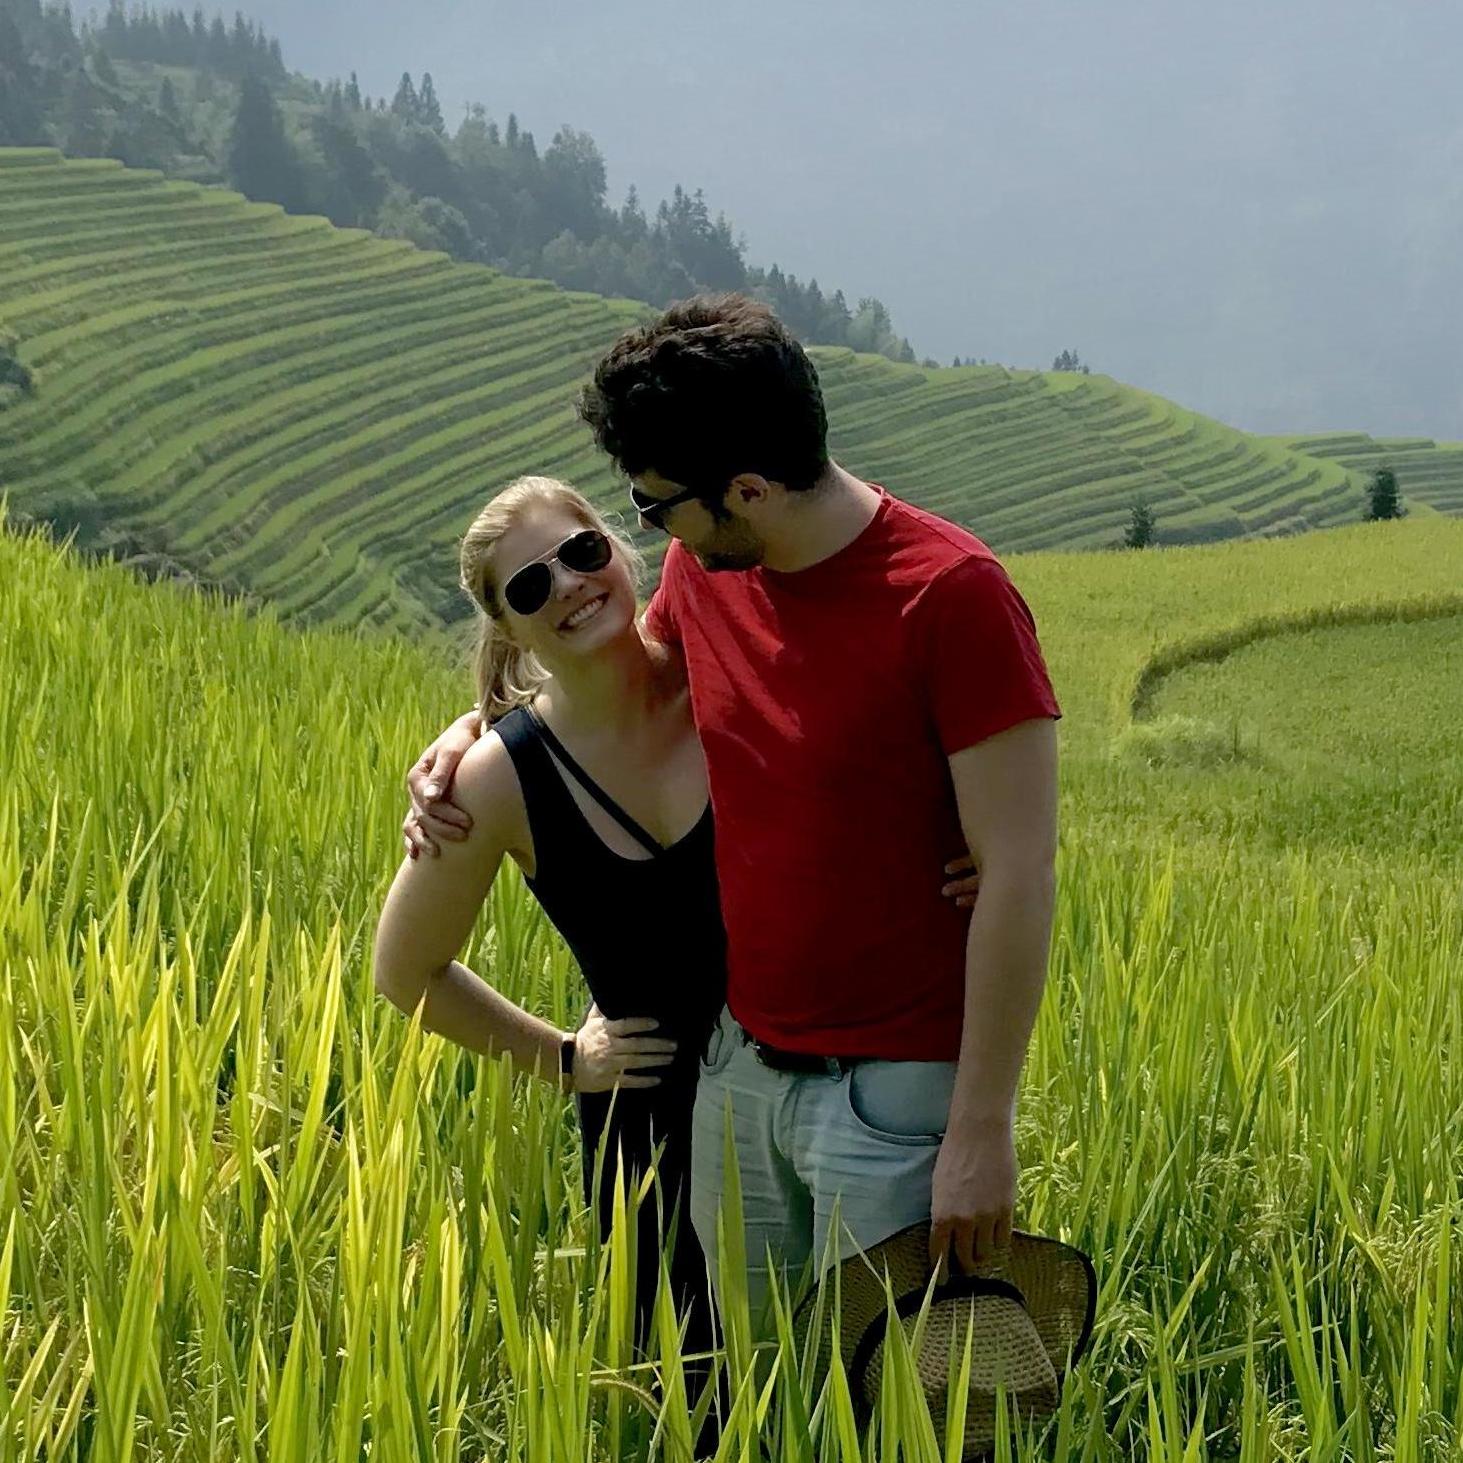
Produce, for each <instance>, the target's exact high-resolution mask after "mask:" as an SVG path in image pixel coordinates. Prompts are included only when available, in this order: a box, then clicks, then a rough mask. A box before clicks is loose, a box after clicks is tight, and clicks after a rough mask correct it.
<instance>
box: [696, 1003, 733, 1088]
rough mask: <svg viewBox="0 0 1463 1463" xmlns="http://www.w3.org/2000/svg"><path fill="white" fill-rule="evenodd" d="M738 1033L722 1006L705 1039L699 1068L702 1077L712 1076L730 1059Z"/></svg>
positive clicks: (729, 1014)
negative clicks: (704, 1048)
mask: <svg viewBox="0 0 1463 1463" xmlns="http://www.w3.org/2000/svg"><path fill="white" fill-rule="evenodd" d="M739 1034H740V1033H739V1032H738V1031H737V1028H736V1026H735V1024H734V1023H733V1021H732V1017H731V1013H730V1012H729V1011H727V1010H726V1009H725V1008H723V1009H722V1013H721V1015H720V1016H719V1017H718V1018H717V1021H716V1025H715V1026H713V1027H712V1028H711V1035H710V1036H709V1037H708V1038H707V1041H706V1051H705V1052H704V1054H703V1055H702V1057H701V1066H700V1070H701V1075H702V1076H703V1077H714V1076H715V1075H716V1074H717V1073H718V1072H719V1071H721V1069H722V1068H723V1067H725V1066H726V1064H727V1063H728V1062H729V1061H731V1059H732V1053H733V1052H734V1051H735V1050H736V1047H737V1038H738V1036H739Z"/></svg>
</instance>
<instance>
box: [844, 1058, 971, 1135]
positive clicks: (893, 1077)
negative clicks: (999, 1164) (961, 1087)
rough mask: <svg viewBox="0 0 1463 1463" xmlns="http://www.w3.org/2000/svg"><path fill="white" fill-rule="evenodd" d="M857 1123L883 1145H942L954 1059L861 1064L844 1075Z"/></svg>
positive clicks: (851, 1110)
mask: <svg viewBox="0 0 1463 1463" xmlns="http://www.w3.org/2000/svg"><path fill="white" fill-rule="evenodd" d="M843 1083H844V1086H843V1093H844V1097H845V1099H846V1100H847V1102H848V1111H849V1116H850V1117H852V1119H853V1121H854V1125H855V1126H856V1127H857V1128H858V1129H859V1130H860V1131H861V1132H863V1133H866V1134H868V1135H869V1136H870V1137H873V1138H878V1139H879V1140H881V1141H882V1142H885V1143H939V1142H940V1141H941V1140H942V1139H943V1138H944V1136H945V1126H946V1124H947V1123H948V1122H949V1118H950V1094H951V1093H952V1092H953V1091H954V1088H955V1063H954V1062H875V1061H870V1062H860V1063H859V1064H858V1065H857V1066H856V1067H854V1068H853V1069H852V1070H851V1071H850V1072H849V1074H848V1076H847V1077H845V1078H844V1079H843Z"/></svg>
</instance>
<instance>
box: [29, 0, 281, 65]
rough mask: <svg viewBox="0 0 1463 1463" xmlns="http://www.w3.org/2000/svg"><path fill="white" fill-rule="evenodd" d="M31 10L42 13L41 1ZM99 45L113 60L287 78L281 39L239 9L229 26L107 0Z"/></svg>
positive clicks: (218, 18)
mask: <svg viewBox="0 0 1463 1463" xmlns="http://www.w3.org/2000/svg"><path fill="white" fill-rule="evenodd" d="M31 8H32V9H33V10H38V9H40V5H39V0H36V3H34V4H32V6H31ZM58 8H59V9H60V10H61V11H62V12H65V11H66V9H67V7H65V6H64V5H63V6H60V7H58ZM97 41H98V43H99V44H100V46H101V48H102V49H103V50H104V51H105V52H106V53H107V55H108V56H110V57H111V58H112V59H113V60H117V61H153V62H157V63H159V64H160V65H164V66H191V67H196V68H198V69H200V70H208V71H216V72H218V73H219V74H220V75H223V76H228V77H232V78H234V79H235V80H237V79H238V78H239V77H242V76H247V75H249V74H250V73H251V72H252V73H253V74H254V75H257V76H267V77H273V78H274V79H276V80H279V81H283V80H284V78H285V76H286V75H287V74H288V73H287V72H286V71H285V68H284V58H283V56H282V55H281V54H280V49H279V41H278V40H277V39H272V38H271V37H269V36H267V35H265V33H264V29H263V27H262V26H257V25H255V24H254V22H253V21H250V20H246V19H245V18H244V17H243V16H242V15H240V14H239V13H238V12H237V11H236V12H235V14H234V23H233V25H232V26H228V25H225V24H224V19H223V17H222V16H221V15H215V16H214V17H213V19H212V20H209V19H207V18H206V17H205V15H204V13H203V11H202V9H201V8H199V9H195V10H194V11H193V14H192V16H191V17H189V16H187V15H185V14H184V13H183V12H182V11H181V10H164V11H155V10H150V9H146V8H144V9H140V10H137V9H135V10H133V12H132V13H131V14H130V15H129V14H127V12H126V10H125V9H124V8H123V4H122V0H110V3H109V4H108V6H107V13H106V16H105V17H104V18H103V20H102V23H101V26H100V28H99V30H98V31H97Z"/></svg>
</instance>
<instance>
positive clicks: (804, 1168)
mask: <svg viewBox="0 0 1463 1463" xmlns="http://www.w3.org/2000/svg"><path fill="white" fill-rule="evenodd" d="M954 1085H955V1063H954V1062H887V1061H865V1062H859V1063H858V1064H857V1065H855V1066H853V1067H852V1068H851V1069H849V1070H846V1071H844V1072H842V1073H839V1074H828V1075H824V1074H822V1073H817V1074H808V1073H802V1072H777V1071H773V1070H772V1069H771V1068H769V1067H765V1066H763V1064H762V1063H761V1061H759V1060H758V1057H757V1054H756V1052H755V1051H754V1050H753V1049H752V1047H751V1045H750V1044H748V1043H746V1042H745V1040H744V1037H743V1033H742V1029H741V1027H740V1026H739V1025H738V1024H737V1023H736V1022H735V1021H734V1020H733V1019H732V1016H731V1013H730V1012H729V1011H728V1010H726V1009H723V1010H722V1013H721V1019H720V1021H719V1022H718V1024H717V1026H716V1028H715V1030H713V1032H712V1033H711V1040H710V1043H709V1045H708V1046H707V1050H706V1056H705V1058H704V1059H703V1061H702V1063H701V1080H700V1083H699V1085H698V1086H697V1089H696V1108H695V1114H694V1117H693V1126H692V1137H691V1221H692V1224H693V1225H694V1227H695V1230H696V1238H697V1239H698V1240H700V1242H701V1248H702V1249H703V1250H704V1251H705V1253H706V1260H707V1264H708V1266H709V1267H710V1271H711V1280H712V1285H713V1288H714V1289H716V1291H717V1293H718V1298H719V1295H720V1276H719V1275H718V1272H717V1233H716V1218H717V1209H718V1206H719V1204H720V1201H721V1195H722V1188H723V1184H722V1167H723V1152H724V1143H725V1136H724V1135H725V1122H726V1117H725V1114H726V1111H727V1108H728V1107H730V1110H731V1115H732V1135H733V1141H734V1144H735V1148H736V1158H737V1171H738V1174H739V1176H740V1179H741V1188H742V1221H743V1225H744V1231H745V1235H746V1248H747V1269H748V1274H747V1289H748V1297H749V1300H750V1302H751V1310H752V1317H753V1321H754V1324H756V1323H757V1321H758V1318H759V1317H761V1316H762V1314H763V1308H764V1306H765V1304H766V1300H767V1295H768V1290H769V1269H768V1252H769V1249H770V1251H771V1264H772V1266H773V1267H775V1268H778V1269H780V1270H782V1271H783V1273H784V1274H785V1275H786V1277H787V1278H788V1280H789V1282H790V1283H793V1284H795V1283H796V1282H797V1279H798V1277H799V1276H800V1275H801V1274H802V1272H803V1269H804V1267H805V1266H806V1265H807V1264H808V1262H809V1260H812V1261H813V1263H814V1265H815V1266H816V1267H821V1266H822V1264H823V1263H824V1260H825V1257H826V1258H827V1260H828V1262H829V1263H833V1262H836V1261H838V1260H841V1259H843V1258H845V1257H846V1256H848V1255H851V1254H853V1253H854V1252H855V1250H856V1249H867V1248H868V1247H869V1246H870V1245H873V1244H876V1243H877V1242H878V1241H879V1240H881V1239H885V1238H887V1237H888V1236H889V1235H891V1234H893V1233H894V1232H895V1231H896V1230H900V1229H903V1228H904V1227H905V1226H906V1225H910V1224H915V1223H918V1222H919V1221H920V1220H923V1219H928V1218H929V1217H930V1184H931V1180H932V1178H933V1176H934V1169H935V1158H936V1156H937V1155H938V1153H939V1151H940V1142H941V1140H942V1139H943V1137H944V1133H945V1125H946V1122H947V1120H948V1117H949V1113H950V1095H951V1092H952V1090H953V1088H954ZM835 1213H836V1215H837V1230H836V1232H834V1217H835ZM830 1235H831V1237H832V1238H831V1248H830Z"/></svg>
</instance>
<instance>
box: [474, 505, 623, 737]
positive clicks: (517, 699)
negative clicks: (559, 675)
mask: <svg viewBox="0 0 1463 1463" xmlns="http://www.w3.org/2000/svg"><path fill="white" fill-rule="evenodd" d="M534 508H563V509H566V510H567V511H568V512H569V513H571V514H572V515H573V516H574V517H575V518H576V519H578V521H579V522H580V523H581V524H583V525H584V527H585V528H597V529H599V531H600V532H601V533H603V534H604V535H605V536H606V537H607V538H608V539H609V541H610V543H611V544H612V545H613V546H614V549H615V551H617V552H618V553H619V554H620V555H622V556H623V558H624V559H625V561H626V563H627V564H628V566H629V569H630V577H631V578H632V579H633V581H634V583H635V587H636V588H637V589H638V588H639V587H640V582H641V580H642V578H643V576H644V573H645V560H644V558H643V557H642V555H641V553H640V550H639V549H637V548H636V547H635V545H634V543H633V542H631V540H630V539H629V538H628V537H627V536H626V535H625V533H624V532H623V531H621V530H620V529H618V528H616V527H614V526H612V525H611V524H610V523H609V522H608V521H607V520H606V519H605V517H604V516H603V515H602V514H601V513H600V511H599V510H598V509H597V508H596V507H595V506H594V504H593V503H591V502H590V501H589V499H588V498H586V497H585V496H584V494H583V493H581V492H579V491H578V490H577V489H576V488H572V487H570V485H569V484H568V483H565V482H561V481H560V480H559V479H558V478H550V477H521V478H517V479H515V480H514V481H513V482H511V483H509V484H508V486H507V487H506V488H504V489H503V490H502V491H501V492H500V493H497V494H496V495H495V496H494V497H493V499H492V501H491V502H489V503H488V505H487V507H486V508H484V509H483V510H482V512H481V513H479V514H478V516H477V517H476V518H475V519H473V522H472V527H471V528H469V529H468V531H467V532H466V533H465V534H464V535H463V538H462V547H461V550H460V553H459V557H458V572H459V583H460V584H461V586H462V589H463V591H464V593H466V595H467V597H468V598H469V599H470V600H471V601H472V602H473V604H474V605H475V606H476V607H477V610H478V638H477V645H476V647H475V649H474V651H473V678H474V680H475V681H476V683H477V692H478V710H479V713H480V715H481V717H482V725H483V727H484V728H486V727H488V726H489V725H491V723H493V722H495V721H497V720H498V719H499V718H500V717H503V716H506V715H507V714H508V712H510V711H512V710H513V708H514V707H515V706H526V705H527V704H528V703H529V702H530V701H532V700H533V698H534V696H535V695H536V694H537V693H538V690H539V688H540V687H541V686H542V685H543V684H544V682H545V681H547V680H548V679H549V673H548V671H546V670H545V669H544V667H543V664H542V662H541V661H540V660H539V658H538V657H537V656H536V655H534V654H533V653H532V652H531V651H527V650H524V649H522V648H521V647H520V646H518V645H516V644H515V643H514V642H513V640H512V639H511V637H510V636H509V634H508V631H507V629H506V627H505V626H504V624H503V606H502V604H501V603H500V601H499V599H498V586H497V585H496V584H495V583H494V582H493V576H492V562H491V560H492V552H493V549H494V548H495V547H496V546H497V543H498V540H499V539H500V538H502V537H503V535H504V534H505V533H507V532H508V530H509V529H510V528H512V527H513V526H514V525H515V524H516V523H518V522H519V520H520V519H522V517H523V515H524V514H525V513H527V512H528V511H529V510H531V509H534Z"/></svg>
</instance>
